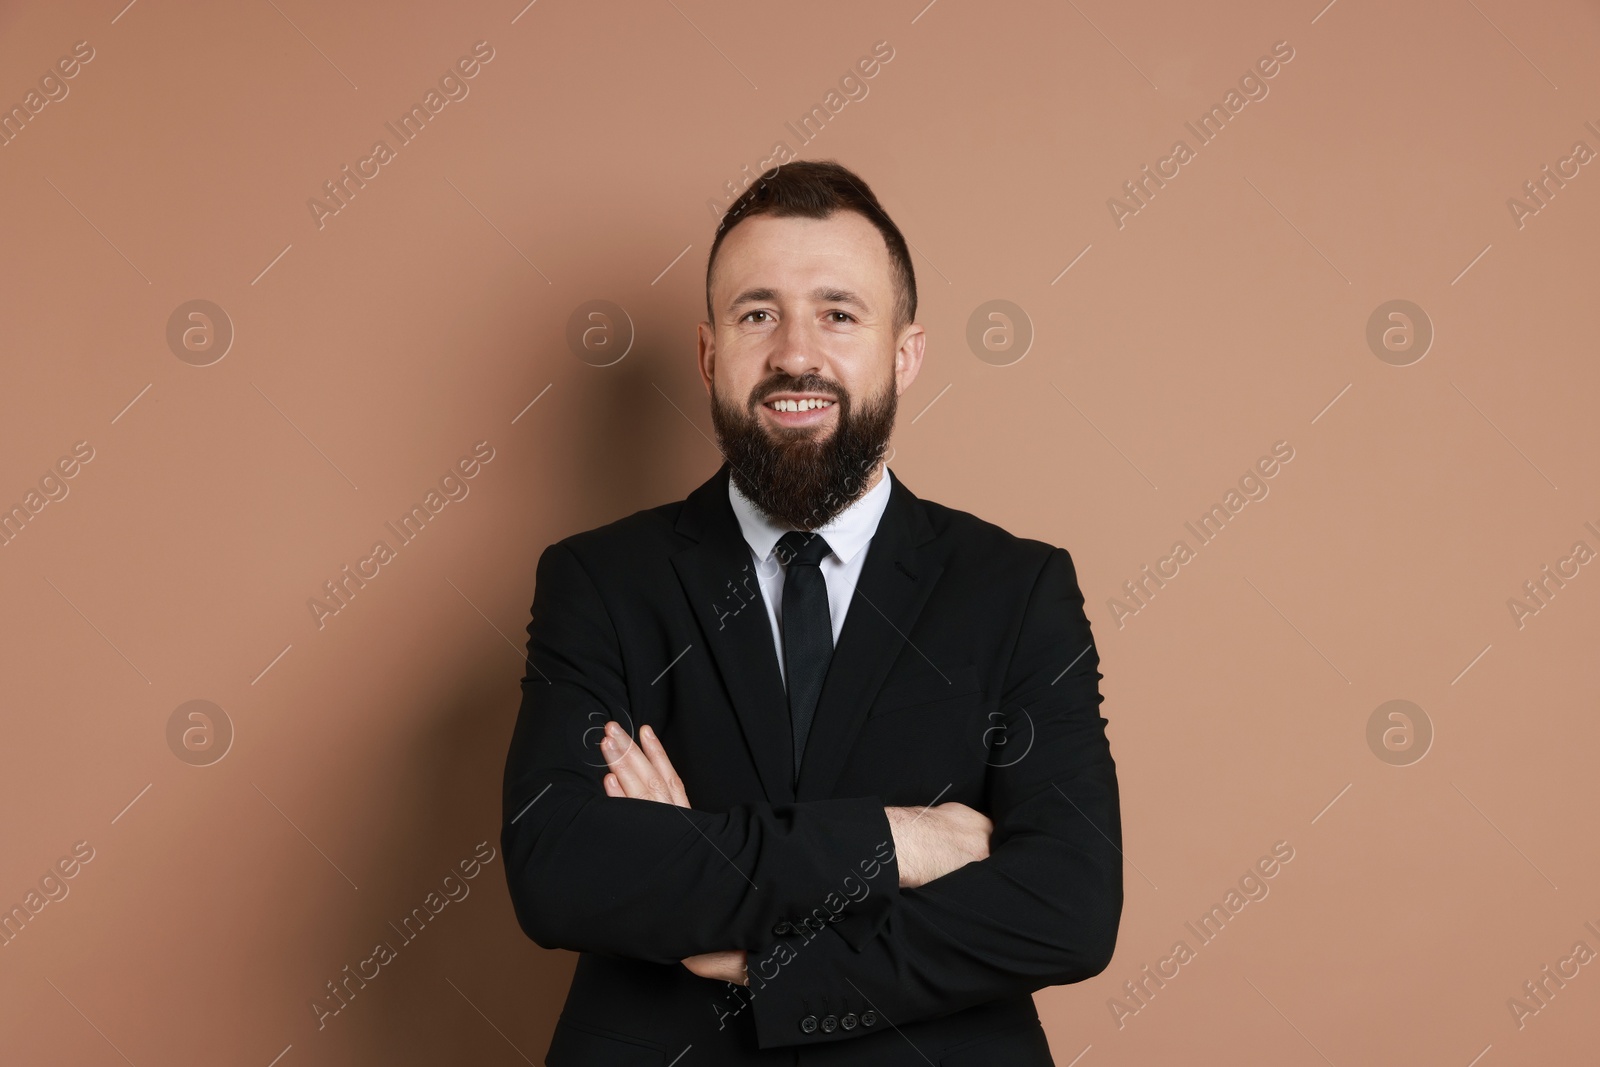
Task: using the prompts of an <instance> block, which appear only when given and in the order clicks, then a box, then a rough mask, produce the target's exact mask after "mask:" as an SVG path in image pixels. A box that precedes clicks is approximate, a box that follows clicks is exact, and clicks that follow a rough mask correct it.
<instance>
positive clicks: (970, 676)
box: [867, 663, 983, 719]
mask: <svg viewBox="0 0 1600 1067" xmlns="http://www.w3.org/2000/svg"><path fill="white" fill-rule="evenodd" d="M982 703H983V680H982V678H981V677H979V675H978V668H977V667H975V666H973V665H972V664H970V663H968V664H963V665H961V666H958V667H954V668H944V670H943V675H942V676H941V674H940V672H938V671H935V670H934V669H933V668H932V667H930V666H926V665H924V670H923V672H922V673H921V674H918V675H915V676H913V677H911V678H905V679H900V680H891V681H888V682H885V683H884V684H883V686H882V688H880V689H879V690H878V695H877V696H876V697H875V698H874V699H873V701H872V707H871V709H870V710H869V711H868V712H867V717H868V718H869V719H877V718H880V717H882V716H885V715H893V714H897V713H905V712H912V711H913V709H918V710H923V711H938V710H942V709H945V708H951V709H959V708H962V707H967V708H973V709H976V708H977V707H978V706H979V705H980V704H982ZM913 717H914V716H913Z"/></svg>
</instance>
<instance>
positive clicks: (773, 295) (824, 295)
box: [728, 285, 871, 311]
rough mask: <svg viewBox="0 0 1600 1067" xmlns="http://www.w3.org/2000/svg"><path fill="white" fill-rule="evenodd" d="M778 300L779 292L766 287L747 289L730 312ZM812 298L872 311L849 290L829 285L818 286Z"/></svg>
mask: <svg viewBox="0 0 1600 1067" xmlns="http://www.w3.org/2000/svg"><path fill="white" fill-rule="evenodd" d="M777 298H778V291H777V290H776V289H768V288H766V287H760V288H755V289H746V290H745V291H744V292H742V293H740V294H739V295H738V296H736V297H734V299H733V303H731V304H729V305H728V310H729V311H733V310H735V309H736V308H739V307H742V306H744V305H745V304H757V303H765V302H766V301H769V300H776V299H777ZM811 298H812V299H813V300H815V301H817V302H818V303H819V304H850V305H852V306H854V307H858V308H860V309H861V310H863V311H868V310H871V307H870V305H868V303H867V302H866V300H864V299H862V297H861V296H860V295H858V294H857V293H855V292H853V291H851V290H849V289H838V288H835V287H833V286H829V285H823V286H818V287H817V288H815V289H813V290H811Z"/></svg>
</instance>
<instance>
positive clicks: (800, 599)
mask: <svg viewBox="0 0 1600 1067" xmlns="http://www.w3.org/2000/svg"><path fill="white" fill-rule="evenodd" d="M829 551H831V550H830V549H829V548H828V542H827V541H824V540H823V539H822V537H821V536H820V535H819V534H814V533H806V532H804V531H801V530H791V531H789V532H788V533H786V534H784V535H783V537H782V538H780V539H779V540H778V547H777V556H778V562H780V563H782V564H783V566H784V576H783V671H784V682H785V684H786V686H787V688H788V690H789V722H790V725H791V726H792V727H793V728H794V777H795V782H796V783H798V782H799V781H800V757H801V756H802V755H803V754H804V753H805V750H806V735H807V734H808V733H810V732H811V717H812V714H813V713H814V712H815V711H816V710H817V699H818V698H819V697H820V696H822V680H823V679H824V678H825V677H827V674H828V662H829V661H830V660H831V659H832V658H833V620H832V617H831V616H830V615H829V614H828V583H827V581H826V580H825V579H824V578H823V577H822V569H821V567H820V566H819V564H820V563H821V562H822V557H823V556H826V555H827V554H828V553H829Z"/></svg>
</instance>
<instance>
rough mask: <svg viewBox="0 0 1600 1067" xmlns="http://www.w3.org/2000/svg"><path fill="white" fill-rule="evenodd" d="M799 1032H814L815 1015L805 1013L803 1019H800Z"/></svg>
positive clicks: (815, 1028)
mask: <svg viewBox="0 0 1600 1067" xmlns="http://www.w3.org/2000/svg"><path fill="white" fill-rule="evenodd" d="M800 1032H801V1033H802V1034H814V1033H816V1032H817V1017H816V1016H815V1015H807V1016H806V1017H805V1018H804V1019H801V1020H800Z"/></svg>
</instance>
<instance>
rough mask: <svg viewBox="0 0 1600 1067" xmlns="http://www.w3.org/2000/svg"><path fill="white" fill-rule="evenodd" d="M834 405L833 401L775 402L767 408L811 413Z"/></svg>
mask: <svg viewBox="0 0 1600 1067" xmlns="http://www.w3.org/2000/svg"><path fill="white" fill-rule="evenodd" d="M832 403H833V401H831V400H774V401H772V402H771V403H769V404H768V405H767V407H769V408H771V409H772V410H774V411H810V410H812V409H813V408H825V407H828V406H830V405H831V404H832Z"/></svg>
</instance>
